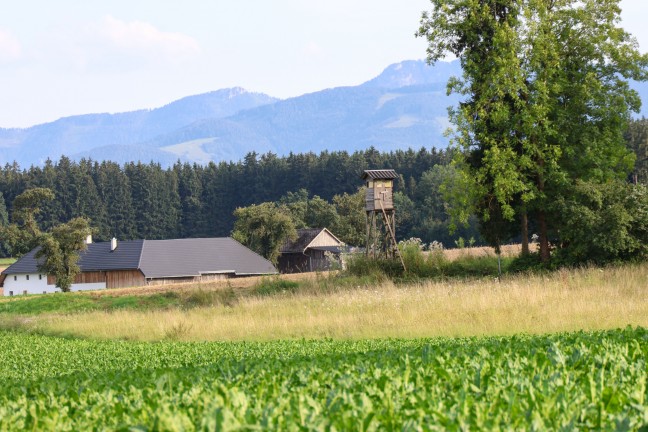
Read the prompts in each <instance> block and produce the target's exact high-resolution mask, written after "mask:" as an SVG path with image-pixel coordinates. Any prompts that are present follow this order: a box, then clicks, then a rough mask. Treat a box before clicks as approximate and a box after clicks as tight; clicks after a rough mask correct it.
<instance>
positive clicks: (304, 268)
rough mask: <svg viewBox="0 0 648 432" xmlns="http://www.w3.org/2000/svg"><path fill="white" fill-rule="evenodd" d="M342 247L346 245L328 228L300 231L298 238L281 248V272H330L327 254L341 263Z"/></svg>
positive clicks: (298, 231) (329, 261)
mask: <svg viewBox="0 0 648 432" xmlns="http://www.w3.org/2000/svg"><path fill="white" fill-rule="evenodd" d="M342 246H344V243H342V242H341V241H340V240H339V239H338V238H337V237H335V236H334V235H333V234H332V233H331V232H330V231H329V230H328V229H326V228H306V229H299V230H297V238H296V239H295V240H293V241H288V242H286V243H285V244H284V245H283V247H282V248H281V255H279V271H280V272H281V273H301V272H309V271H320V270H328V269H329V268H330V265H331V260H330V259H328V258H327V256H326V255H327V252H328V253H329V254H332V255H333V257H334V259H335V260H337V261H339V257H340V248H341V247H342ZM329 256H330V255H329Z"/></svg>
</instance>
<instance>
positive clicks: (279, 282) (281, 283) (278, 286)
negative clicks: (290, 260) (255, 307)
mask: <svg viewBox="0 0 648 432" xmlns="http://www.w3.org/2000/svg"><path fill="white" fill-rule="evenodd" d="M298 289H299V283H298V282H295V281H289V280H285V279H280V278H263V280H261V282H259V283H258V284H256V285H255V286H254V289H253V292H254V294H256V295H259V296H269V295H275V294H286V293H293V292H296V291H297V290H298Z"/></svg>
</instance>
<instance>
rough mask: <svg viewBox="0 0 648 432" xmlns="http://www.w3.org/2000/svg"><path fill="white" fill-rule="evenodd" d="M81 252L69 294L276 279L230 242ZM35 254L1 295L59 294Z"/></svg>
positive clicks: (119, 244) (156, 243) (7, 280)
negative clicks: (247, 278)
mask: <svg viewBox="0 0 648 432" xmlns="http://www.w3.org/2000/svg"><path fill="white" fill-rule="evenodd" d="M87 246H88V248H87V249H86V250H84V251H82V252H80V253H79V262H78V264H79V267H80V268H81V273H80V274H79V275H77V277H76V279H75V281H74V284H73V285H72V288H71V289H72V291H82V290H96V289H104V288H122V287H132V286H143V285H158V284H167V283H179V282H199V281H210V280H218V279H227V278H234V277H244V276H256V275H268V274H276V273H277V270H276V269H275V267H274V266H273V265H272V263H271V262H270V261H268V260H266V259H265V258H263V257H262V256H260V255H258V254H256V253H255V252H253V251H251V250H250V249H248V248H246V247H245V246H243V245H242V244H240V243H239V242H237V241H236V240H234V239H232V238H230V237H221V238H195V239H174V240H128V241H117V240H116V239H113V240H112V241H110V242H99V243H90V244H88V245H87ZM36 252H37V249H34V250H32V251H31V252H29V253H28V254H26V255H24V256H23V257H21V258H20V259H19V260H18V261H16V262H15V263H14V264H12V265H11V266H9V267H8V268H7V269H5V270H4V271H3V272H2V273H1V274H0V287H2V288H3V291H4V295H5V296H12V295H19V294H48V293H55V292H57V291H59V289H58V288H56V286H55V283H56V280H55V279H54V278H53V277H52V276H51V275H45V274H42V273H40V272H39V270H38V263H37V260H36V258H35V255H36Z"/></svg>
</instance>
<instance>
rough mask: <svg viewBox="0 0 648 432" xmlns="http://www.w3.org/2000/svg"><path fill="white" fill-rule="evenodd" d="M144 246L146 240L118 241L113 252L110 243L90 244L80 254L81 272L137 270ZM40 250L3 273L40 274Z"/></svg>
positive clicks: (33, 251) (32, 251)
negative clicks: (37, 256) (37, 257)
mask: <svg viewBox="0 0 648 432" xmlns="http://www.w3.org/2000/svg"><path fill="white" fill-rule="evenodd" d="M143 244H144V240H130V241H118V242H117V249H115V250H114V251H112V252H111V251H110V242H102V243H90V244H89V245H88V248H87V249H86V250H84V251H81V252H80V253H79V268H80V269H81V271H93V270H136V269H137V268H138V267H139V260H140V255H141V252H142V245H143ZM38 250H39V248H35V249H33V250H31V251H30V252H28V253H26V254H25V255H23V256H22V257H20V259H18V261H16V262H15V263H13V264H12V265H10V266H9V267H7V269H5V271H3V272H2V273H3V274H16V273H21V274H22V273H32V274H33V273H38V262H37V260H36V257H35V255H36V253H37V252H38Z"/></svg>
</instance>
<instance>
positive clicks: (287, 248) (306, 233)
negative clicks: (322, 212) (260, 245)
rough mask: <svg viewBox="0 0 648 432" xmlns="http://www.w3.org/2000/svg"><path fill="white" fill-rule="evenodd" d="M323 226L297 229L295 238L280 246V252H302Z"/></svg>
mask: <svg viewBox="0 0 648 432" xmlns="http://www.w3.org/2000/svg"><path fill="white" fill-rule="evenodd" d="M323 229H324V228H303V229H298V230H297V238H296V239H295V240H292V241H290V240H289V241H287V242H286V243H284V245H283V246H282V247H281V253H303V252H304V249H306V247H307V246H308V245H309V244H310V242H312V241H313V240H314V239H315V237H317V235H318V234H319V233H321V232H322V230H323Z"/></svg>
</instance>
